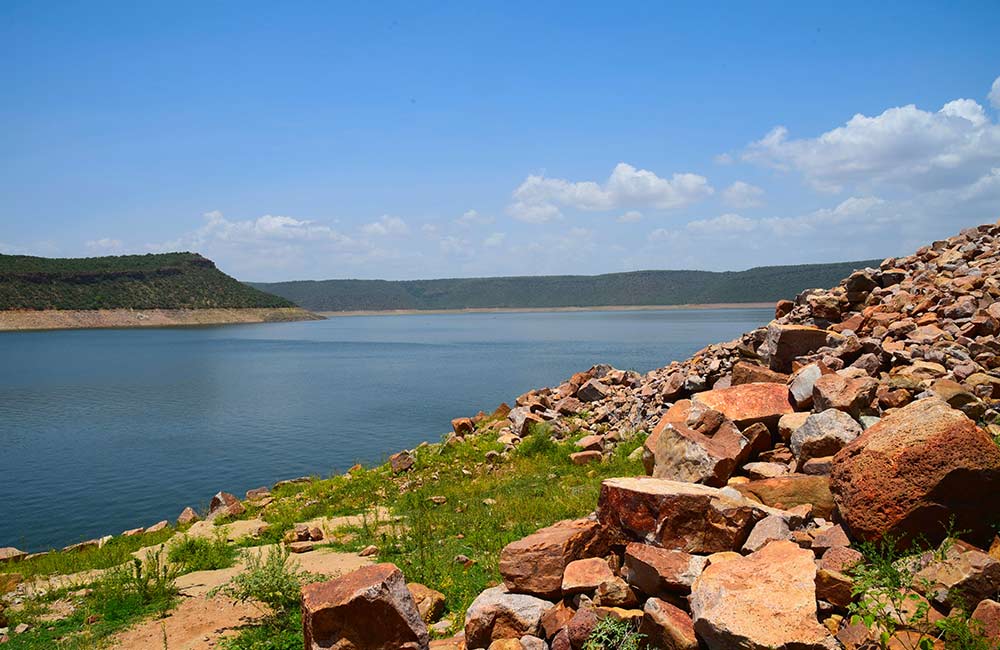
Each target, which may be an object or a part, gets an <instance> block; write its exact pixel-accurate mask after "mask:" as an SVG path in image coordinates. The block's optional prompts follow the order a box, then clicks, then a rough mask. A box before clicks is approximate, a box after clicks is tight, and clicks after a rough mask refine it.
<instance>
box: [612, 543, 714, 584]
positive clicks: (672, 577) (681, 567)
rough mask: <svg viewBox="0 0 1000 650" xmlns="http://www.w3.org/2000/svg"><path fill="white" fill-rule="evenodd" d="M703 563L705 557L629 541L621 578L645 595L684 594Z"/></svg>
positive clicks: (705, 562) (706, 560) (704, 563)
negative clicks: (666, 592)
mask: <svg viewBox="0 0 1000 650" xmlns="http://www.w3.org/2000/svg"><path fill="white" fill-rule="evenodd" d="M707 563H708V558H706V557H704V556H701V555H691V554H689V553H685V552H684V551H676V550H672V549H663V548H657V547H655V546H649V545H647V544H639V543H637V542H632V543H630V544H629V545H628V546H627V547H625V566H624V570H623V575H624V576H625V578H626V580H627V581H628V583H629V584H630V585H632V586H633V587H635V588H636V589H638V590H639V591H641V592H643V593H644V594H646V595H649V596H654V595H656V594H659V593H663V592H665V591H674V592H678V593H684V594H686V593H688V592H690V591H691V585H692V584H693V583H694V580H695V578H697V577H698V576H699V575H701V572H702V571H704V570H705V566H706V564H707Z"/></svg>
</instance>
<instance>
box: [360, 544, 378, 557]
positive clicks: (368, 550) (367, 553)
mask: <svg viewBox="0 0 1000 650" xmlns="http://www.w3.org/2000/svg"><path fill="white" fill-rule="evenodd" d="M377 554H378V547H377V546H375V545H373V544H369V545H368V546H366V547H364V548H363V549H361V551H360V552H359V553H358V555H359V556H360V557H371V556H373V555H377Z"/></svg>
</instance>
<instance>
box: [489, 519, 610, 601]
mask: <svg viewBox="0 0 1000 650" xmlns="http://www.w3.org/2000/svg"><path fill="white" fill-rule="evenodd" d="M606 552H607V542H606V539H605V536H604V535H603V534H602V531H601V527H600V524H598V523H597V522H596V521H591V520H589V519H575V520H567V521H560V522H558V523H556V524H553V525H551V526H548V527H546V528H542V529H540V530H538V531H536V532H534V533H532V534H531V535H528V536H527V537H524V538H523V539H519V540H517V541H516V542H511V543H510V544H508V545H507V546H505V547H504V549H503V551H501V552H500V575H502V576H503V581H504V584H505V585H506V586H507V588H508V589H509V590H510V591H512V592H515V593H522V594H531V595H534V596H540V597H542V598H557V597H558V596H559V595H560V592H561V589H562V580H563V572H564V571H565V569H566V565H568V564H569V563H570V562H572V561H573V560H578V559H581V558H584V557H594V556H600V555H604V554H605V553H606Z"/></svg>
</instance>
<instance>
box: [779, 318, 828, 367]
mask: <svg viewBox="0 0 1000 650" xmlns="http://www.w3.org/2000/svg"><path fill="white" fill-rule="evenodd" d="M841 339H843V337H842V336H841V335H839V334H836V333H834V332H828V331H826V330H821V329H818V328H816V327H809V326H806V325H781V324H779V323H771V324H770V325H768V327H767V342H766V343H767V354H768V360H769V363H770V365H771V370H777V371H778V372H791V371H792V361H794V360H795V359H796V358H797V357H802V356H806V355H809V354H812V353H813V352H815V351H816V350H819V349H820V348H822V347H826V346H827V345H828V344H830V343H834V344H836V343H837V342H839V341H840V340H841Z"/></svg>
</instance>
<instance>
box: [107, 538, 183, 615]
mask: <svg viewBox="0 0 1000 650" xmlns="http://www.w3.org/2000/svg"><path fill="white" fill-rule="evenodd" d="M178 574H179V571H178V568H177V567H176V566H175V565H171V564H170V563H169V562H166V561H165V559H164V557H163V547H162V546H160V547H159V548H158V549H157V550H155V551H152V550H151V551H147V552H146V559H145V560H144V561H143V560H139V559H138V558H133V559H132V562H128V563H126V564H123V565H122V566H120V567H116V568H114V569H110V570H109V571H108V572H107V573H105V574H104V576H103V577H102V578H101V580H100V581H98V582H97V584H96V588H95V590H94V591H95V594H96V596H97V597H96V598H95V600H96V601H97V602H98V603H100V604H101V609H103V610H104V615H105V616H106V617H110V618H118V617H122V618H128V617H130V616H134V615H135V613H136V611H137V610H152V611H154V612H156V613H158V614H160V615H161V616H162V615H165V614H166V612H167V610H169V609H170V608H171V607H172V606H173V605H174V602H175V599H176V597H177V593H178V591H177V584H176V580H177V576H178Z"/></svg>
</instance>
